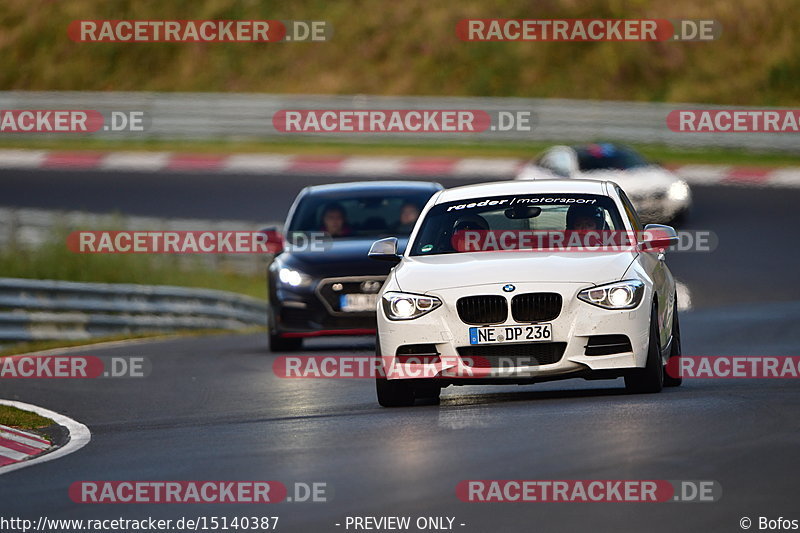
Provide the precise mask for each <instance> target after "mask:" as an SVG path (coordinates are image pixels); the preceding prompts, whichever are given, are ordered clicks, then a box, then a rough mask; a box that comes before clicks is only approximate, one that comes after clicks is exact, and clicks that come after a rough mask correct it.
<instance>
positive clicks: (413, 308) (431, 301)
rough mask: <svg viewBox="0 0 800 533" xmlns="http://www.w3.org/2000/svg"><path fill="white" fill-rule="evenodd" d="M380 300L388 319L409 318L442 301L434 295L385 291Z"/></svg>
mask: <svg viewBox="0 0 800 533" xmlns="http://www.w3.org/2000/svg"><path fill="white" fill-rule="evenodd" d="M382 301H383V311H384V312H385V313H386V316H387V317H388V318H389V319H390V320H411V319H412V318H417V317H420V316H422V315H424V314H425V313H429V312H431V311H433V310H434V309H436V308H437V307H439V306H440V305H442V301H441V300H440V299H439V298H436V297H435V296H423V295H421V294H408V293H405V292H387V293H385V294H384V295H383V298H382Z"/></svg>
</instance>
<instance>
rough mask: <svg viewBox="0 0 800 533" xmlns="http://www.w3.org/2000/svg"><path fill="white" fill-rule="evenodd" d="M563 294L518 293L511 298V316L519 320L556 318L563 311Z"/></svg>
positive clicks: (538, 320) (537, 320)
mask: <svg viewBox="0 0 800 533" xmlns="http://www.w3.org/2000/svg"><path fill="white" fill-rule="evenodd" d="M561 304H562V299H561V295H560V294H558V293H555V292H531V293H528V294H518V295H517V296H514V298H512V299H511V316H513V317H514V320H516V321H517V322H543V321H547V320H555V319H556V318H558V315H559V314H560V313H561Z"/></svg>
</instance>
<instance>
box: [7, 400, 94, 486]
mask: <svg viewBox="0 0 800 533" xmlns="http://www.w3.org/2000/svg"><path fill="white" fill-rule="evenodd" d="M0 405H8V406H11V407H16V408H17V409H21V410H23V411H30V412H33V413H36V414H37V415H39V416H44V417H47V418H49V419H51V420H53V421H54V422H55V423H56V424H59V425H61V426H64V427H65V428H67V431H68V432H69V439H68V441H67V442H66V444H64V445H63V446H61V447H59V448H56V449H54V450H52V451H50V450H51V449H52V445H51V444H50V442H48V441H47V440H45V439H43V438H41V437H40V436H38V435H34V434H32V433H28V432H27V431H20V430H18V429H12V428H9V427H6V426H0V474H7V473H8V472H13V471H14V470H19V469H20V468H25V467H27V466H32V465H34V464H39V463H44V462H47V461H52V460H54V459H58V458H59V457H63V456H65V455H68V454H70V453H72V452H76V451H78V450H80V449H81V448H83V447H84V446H86V445H87V444H88V443H89V441H90V440H91V432H90V431H89V428H87V427H86V426H84V425H83V424H81V423H80V422H76V421H75V420H72V419H71V418H68V417H66V416H64V415H62V414H59V413H56V412H53V411H50V410H49V409H45V408H43V407H39V406H37V405H31V404H27V403H22V402H16V401H12V400H0ZM44 452H48V453H44Z"/></svg>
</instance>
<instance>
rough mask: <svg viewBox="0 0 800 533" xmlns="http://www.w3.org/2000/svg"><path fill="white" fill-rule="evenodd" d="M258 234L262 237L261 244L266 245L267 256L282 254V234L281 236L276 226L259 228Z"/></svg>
mask: <svg viewBox="0 0 800 533" xmlns="http://www.w3.org/2000/svg"><path fill="white" fill-rule="evenodd" d="M258 233H260V234H262V235H263V242H264V243H265V244H266V248H267V253H268V254H275V255H278V254H279V253H281V252H283V247H284V244H283V234H281V232H280V231H279V230H278V227H277V226H267V227H266V228H261V229H260V230H258Z"/></svg>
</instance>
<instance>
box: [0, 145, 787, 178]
mask: <svg viewBox="0 0 800 533" xmlns="http://www.w3.org/2000/svg"><path fill="white" fill-rule="evenodd" d="M525 162H526V161H525V160H523V159H514V158H473V157H467V158H455V157H386V156H383V157H380V156H374V157H373V156H349V157H337V156H322V155H320V156H314V155H286V154H232V155H210V154H184V153H172V152H90V151H75V152H64V151H47V150H0V169H62V170H105V171H114V170H116V171H131V172H216V173H223V174H265V175H286V174H308V173H319V174H326V175H332V176H352V177H365V178H366V177H399V176H414V177H425V176H429V177H432V178H434V177H435V178H436V179H447V178H453V179H457V178H475V177H485V178H486V179H489V180H491V179H512V178H514V176H515V175H516V174H517V172H518V171H519V169H520V168H521V167H522V166H523V165H524V164H525ZM670 168H671V170H672V171H673V172H675V173H676V174H678V175H679V176H681V177H682V178H683V179H685V180H686V181H688V182H689V183H691V184H693V185H717V184H720V185H745V186H748V185H749V186H774V187H800V167H783V168H779V167H775V168H768V167H744V166H728V165H680V166H671V167H670Z"/></svg>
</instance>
